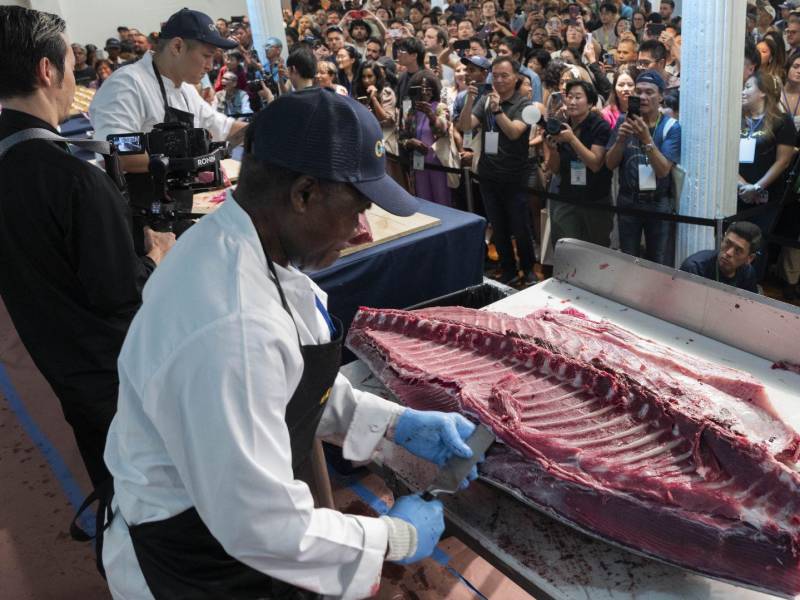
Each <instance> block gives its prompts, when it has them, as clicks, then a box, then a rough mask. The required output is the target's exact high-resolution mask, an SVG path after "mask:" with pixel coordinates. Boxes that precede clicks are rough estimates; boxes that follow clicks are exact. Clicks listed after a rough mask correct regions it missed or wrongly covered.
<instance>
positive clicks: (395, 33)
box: [389, 29, 403, 40]
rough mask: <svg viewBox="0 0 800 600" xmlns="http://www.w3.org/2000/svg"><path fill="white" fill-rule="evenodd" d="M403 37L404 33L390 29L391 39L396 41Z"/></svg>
mask: <svg viewBox="0 0 800 600" xmlns="http://www.w3.org/2000/svg"><path fill="white" fill-rule="evenodd" d="M402 36H403V32H402V31H400V30H399V29H390V30H389V37H390V38H392V39H394V40H396V39H397V38H399V37H402Z"/></svg>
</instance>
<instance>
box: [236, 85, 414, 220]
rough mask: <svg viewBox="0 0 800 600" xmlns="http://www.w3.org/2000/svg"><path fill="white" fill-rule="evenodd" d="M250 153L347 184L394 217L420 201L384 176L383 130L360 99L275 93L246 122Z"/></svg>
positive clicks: (315, 92) (328, 93) (313, 92)
mask: <svg viewBox="0 0 800 600" xmlns="http://www.w3.org/2000/svg"><path fill="white" fill-rule="evenodd" d="M250 127H251V128H253V129H254V130H253V131H252V132H250V133H249V134H248V135H249V136H252V137H251V140H252V142H251V144H252V145H251V148H250V151H251V152H252V154H253V156H255V158H257V159H259V160H263V161H264V162H267V163H270V164H273V165H276V166H279V167H284V168H285V169H289V170H291V171H294V172H296V173H302V174H304V175H311V176H312V177H318V178H319V179H324V180H327V181H339V182H343V183H349V184H351V185H352V186H353V187H355V188H356V189H357V190H358V191H359V192H361V193H362V194H363V195H364V196H366V197H367V198H369V199H370V200H371V201H372V202H374V203H375V204H377V205H378V206H380V207H381V208H383V209H384V210H387V211H389V212H390V213H393V214H395V215H399V216H408V215H412V214H414V213H415V212H416V210H417V206H418V204H419V202H418V201H417V199H416V198H414V197H413V196H412V195H411V194H409V193H408V192H406V191H405V189H403V188H402V187H401V186H400V185H398V184H397V183H396V182H395V181H394V180H393V179H392V178H391V177H389V176H388V175H387V174H386V149H385V148H384V145H383V131H381V126H380V124H379V123H378V121H377V119H376V118H375V116H374V115H373V114H372V113H371V112H370V111H369V110H368V109H367V108H366V107H365V106H363V105H362V104H361V103H359V102H356V101H355V100H353V99H352V98H348V97H346V96H342V95H340V94H337V93H336V92H334V91H333V90H329V89H321V88H309V89H305V90H302V91H299V92H294V93H292V94H286V95H283V96H280V97H279V98H278V99H277V100H275V101H274V102H272V103H270V104H269V105H268V106H267V108H265V109H264V110H262V111H261V112H260V113H259V114H258V116H257V117H256V119H255V121H254V122H253V123H252V124H251V125H250Z"/></svg>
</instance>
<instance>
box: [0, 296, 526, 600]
mask: <svg viewBox="0 0 800 600" xmlns="http://www.w3.org/2000/svg"><path fill="white" fill-rule="evenodd" d="M0 481H2V485H1V486H0V599H2V600H5V599H9V600H11V599H13V600H66V599H70V600H72V599H75V598H80V599H82V600H107V599H108V598H110V594H109V593H108V590H107V588H106V586H105V582H104V581H103V579H102V578H101V577H100V575H99V574H98V573H97V570H96V569H95V565H94V552H93V549H92V546H91V543H79V542H75V541H73V540H72V539H71V538H70V537H69V533H68V531H69V523H70V520H71V519H72V516H73V514H74V512H75V509H76V507H77V505H78V504H79V503H80V502H81V500H82V499H83V497H84V496H85V495H86V493H88V491H89V489H90V487H89V480H88V477H87V476H86V475H85V472H84V469H83V464H82V462H81V460H80V456H79V454H78V450H77V448H76V446H75V443H74V440H73V438H72V431H71V429H70V428H69V426H68V425H67V424H66V423H65V421H64V418H63V415H62V413H61V409H60V406H59V404H58V401H57V400H56V398H55V396H54V395H53V392H52V390H51V389H50V387H49V386H48V384H47V382H46V381H45V380H44V379H43V378H42V376H41V374H40V373H39V371H38V370H37V369H36V367H35V366H34V365H33V363H32V361H31V359H30V356H29V355H28V353H27V352H26V350H25V348H24V346H23V345H22V343H21V342H20V340H19V338H18V336H17V334H16V331H15V330H14V328H13V325H12V324H11V321H10V319H9V317H8V314H7V312H6V310H5V306H4V305H2V302H0ZM359 484H360V485H359V486H356V487H355V488H353V487H350V486H348V485H345V484H339V485H337V486H336V488H335V498H336V504H337V506H338V507H339V508H340V510H343V511H344V512H352V513H358V514H373V515H374V514H376V513H375V512H374V510H372V509H371V508H370V506H369V503H368V502H365V497H368V498H373V499H378V500H379V502H381V501H382V502H383V503H385V504H388V505H391V503H392V497H391V492H390V491H389V490H388V489H387V488H386V486H385V485H384V484H383V482H382V481H381V480H380V479H379V478H378V477H377V476H375V475H369V476H368V477H366V478H365V479H363V480H361V481H359ZM354 490H358V491H359V492H360V494H361V495H359V494H358V493H357V492H356V491H354ZM365 494H366V496H365ZM376 597H377V598H380V599H386V600H407V599H412V600H473V599H481V598H492V599H498V600H499V599H503V600H523V599H528V598H531V596H529V595H528V594H526V593H525V592H524V591H522V590H521V589H520V588H519V587H518V586H516V585H515V584H514V583H513V582H511V581H510V580H508V579H507V578H506V577H504V576H503V575H502V574H500V573H499V572H497V571H496V570H495V569H493V568H492V567H491V566H490V565H489V564H488V563H486V562H485V561H484V560H483V559H481V558H480V557H478V556H477V555H476V554H475V553H473V552H472V551H471V550H469V549H468V548H467V547H466V546H464V545H463V544H462V543H461V542H460V541H458V540H457V539H455V538H452V537H450V538H447V539H444V540H443V541H442V542H441V543H440V545H439V549H438V551H437V553H436V555H435V559H433V558H432V559H427V560H425V561H422V562H421V563H418V564H416V565H411V566H408V567H403V566H401V565H393V564H388V563H387V564H386V565H385V567H384V571H383V584H382V586H381V589H380V591H379V593H378V595H377V596H376Z"/></svg>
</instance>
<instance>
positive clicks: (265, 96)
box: [74, 0, 800, 298]
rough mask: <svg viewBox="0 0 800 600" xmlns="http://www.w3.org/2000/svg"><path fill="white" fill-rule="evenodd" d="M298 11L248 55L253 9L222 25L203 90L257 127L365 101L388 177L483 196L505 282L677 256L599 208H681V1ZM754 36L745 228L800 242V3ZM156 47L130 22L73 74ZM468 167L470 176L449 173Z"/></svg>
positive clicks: (794, 268)
mask: <svg viewBox="0 0 800 600" xmlns="http://www.w3.org/2000/svg"><path fill="white" fill-rule="evenodd" d="M293 7H294V10H292V11H289V10H286V11H284V21H285V31H284V33H285V39H286V43H287V45H288V48H286V49H285V50H286V51H284V48H283V45H282V42H281V41H280V40H279V39H278V38H277V37H275V38H269V40H268V42H267V44H266V46H265V47H264V48H258V49H256V48H254V47H253V37H252V33H251V31H250V26H249V22H248V19H247V17H246V16H243V17H233V18H227V19H226V18H219V19H217V21H216V26H217V28H218V30H219V32H220V33H221V34H222V35H223V36H226V37H229V38H230V39H232V40H235V41H236V42H237V43H238V48H236V49H234V50H231V51H227V52H223V51H222V50H218V51H217V52H216V54H215V56H214V60H213V65H212V67H211V69H210V71H209V72H208V74H207V77H206V78H204V80H203V83H201V84H200V86H199V90H198V91H200V93H201V95H202V96H203V98H204V99H205V100H206V101H207V102H209V103H210V104H212V105H213V106H214V107H215V108H216V110H218V111H221V112H224V113H225V114H227V115H231V116H237V117H242V116H244V117H245V118H246V116H247V115H248V114H250V113H252V112H257V111H258V110H260V109H261V108H262V107H263V106H265V105H266V104H268V103H269V102H271V101H272V99H274V98H275V97H276V96H278V95H280V94H285V93H292V92H293V91H295V90H300V89H303V88H304V87H308V86H312V85H313V86H319V87H326V88H330V89H331V90H333V91H335V92H336V93H340V94H345V95H349V96H351V97H352V98H354V99H355V100H357V101H358V102H361V103H363V104H364V105H366V106H367V107H368V108H369V109H370V111H371V112H372V113H373V114H374V115H375V117H376V119H377V120H378V121H379V122H380V124H381V126H382V128H383V131H384V136H385V144H386V148H387V151H388V155H389V157H390V160H389V162H388V167H387V168H388V169H389V171H390V173H391V175H392V176H393V177H395V178H396V179H397V180H398V181H399V182H401V183H402V184H403V185H406V186H408V188H409V189H411V190H413V191H414V192H415V193H416V194H417V195H418V196H420V197H423V198H426V199H428V200H431V201H434V202H438V203H441V204H445V205H451V206H455V207H457V208H461V209H465V208H466V207H467V197H468V196H469V197H471V196H474V198H475V199H476V202H475V205H476V207H475V210H477V211H479V212H482V213H483V214H485V215H486V216H487V217H488V220H489V223H490V226H491V233H492V240H493V245H492V246H491V247H490V252H489V258H490V259H494V260H496V261H497V265H496V267H497V268H496V272H495V273H494V275H495V276H496V277H497V278H498V279H500V280H502V281H504V282H506V283H509V282H510V283H512V284H514V285H519V286H524V285H528V284H530V283H532V282H534V281H535V277H534V274H533V265H534V263H535V262H537V261H539V260H541V259H542V254H543V253H544V252H545V251H546V246H548V245H550V244H552V243H553V242H555V241H556V240H558V239H559V238H562V237H572V238H579V239H584V240H587V241H591V242H594V243H596V244H600V245H604V246H613V247H618V248H620V249H621V250H623V251H624V252H627V253H630V254H634V255H638V256H643V257H646V258H648V259H650V260H654V261H657V262H661V263H664V264H670V263H671V262H672V260H673V255H674V236H675V227H674V225H671V224H670V223H668V222H667V221H664V220H659V219H657V218H654V217H648V216H647V215H642V214H640V215H638V216H631V215H618V216H616V217H615V216H614V215H613V214H612V213H611V212H606V211H602V210H597V209H595V208H594V206H597V205H601V204H602V205H618V206H626V207H632V208H638V209H642V210H645V211H649V212H651V213H658V212H673V211H674V210H675V209H676V195H677V193H678V190H676V188H675V186H676V183H675V181H676V177H675V176H674V175H675V169H676V166H677V165H679V163H680V147H681V143H680V140H681V125H680V76H681V41H682V36H681V18H680V16H678V15H677V14H676V12H675V4H674V2H673V1H672V0H664V1H661V2H658V1H653V2H650V1H647V0H608V1H600V0H499V1H498V0H451V1H450V2H449V3H446V2H445V3H442V2H431V1H429V0H423V1H418V2H412V1H410V0H365V1H364V2H359V1H352V2H351V1H337V0H297V1H296V2H294V3H293ZM776 7H777V10H776ZM746 27H747V39H746V41H745V70H744V73H743V91H742V129H741V138H742V144H741V152H740V155H741V156H740V170H739V186H738V204H739V209H740V210H744V209H747V208H751V207H753V206H756V205H759V204H762V203H765V204H768V205H769V206H768V207H766V209H765V210H763V211H762V212H760V213H758V214H755V215H753V216H750V217H748V218H747V220H749V221H751V222H753V223H755V224H757V225H758V226H759V227H760V229H761V231H762V232H763V233H764V234H765V237H767V235H768V234H769V233H771V232H773V231H776V232H779V233H780V235H783V236H785V237H787V238H788V239H792V240H796V239H797V238H798V234H800V211H799V210H798V209H797V206H796V205H797V202H793V203H790V206H789V207H788V208H786V209H785V210H783V211H782V212H781V210H780V208H779V207H780V206H781V204H782V199H783V196H784V190H785V187H786V176H787V172H788V170H789V166H790V163H791V162H792V159H793V157H794V156H795V154H796V148H797V146H798V136H797V131H798V128H800V108H799V107H800V0H787V1H786V2H783V3H782V4H780V5H779V6H778V5H777V0H776V4H775V6H773V4H770V3H769V2H767V0H757V2H755V3H752V4H751V5H749V6H748V11H747V25H746ZM273 33H274V32H273ZM156 38H157V34H155V33H151V34H149V35H145V34H143V33H142V32H140V31H139V30H136V29H133V28H128V27H119V28H118V29H117V36H116V37H113V38H109V39H108V40H106V43H105V46H104V48H103V50H102V51H101V50H99V49H98V48H97V47H95V46H93V45H87V46H85V47H83V46H80V45H78V44H75V45H74V52H75V56H76V62H75V75H76V79H77V80H78V81H79V83H83V84H85V85H88V86H90V87H100V86H101V85H102V84H103V81H105V79H106V78H107V77H109V76H110V75H111V74H112V73H113V71H114V70H117V69H120V68H124V66H125V65H126V64H129V63H131V62H135V61H136V60H138V58H140V57H141V56H142V55H143V54H144V53H146V52H147V51H148V50H149V48H150V47H151V46H152V45H154V44H155V43H156ZM256 50H258V52H256ZM282 56H288V59H286V60H284V59H283V58H282ZM529 105H533V106H535V107H536V108H537V109H538V114H539V115H541V119H540V120H538V121H537V122H535V123H534V122H530V113H528V118H525V115H524V112H525V108H526V107H527V106H529ZM465 167H468V168H470V169H471V172H472V176H471V177H469V178H466V177H464V176H463V173H464V172H463V170H462V172H461V174H459V173H458V172H455V169H463V168H465ZM446 169H451V171H446ZM467 179H468V180H467ZM467 188H470V189H469V190H468V189H467ZM468 192H474V193H471V194H470V193H468ZM554 197H557V198H554ZM574 201H580V202H581V204H575V203H574ZM545 207H546V208H548V211H546V213H545V215H546V217H545V220H544V223H545V224H548V221H549V224H548V226H546V227H542V223H543V219H542V209H543V208H545ZM545 232H550V235H549V237H545V239H543V233H545ZM495 249H496V255H495V254H493V251H494V250H495ZM770 265H772V266H773V267H774V268H776V269H777V271H778V273H779V275H780V277H781V278H782V279H783V282H784V284H785V290H784V291H785V294H786V295H787V297H789V298H792V297H794V296H795V295H796V294H797V292H798V289H797V283H798V278H800V251H798V250H795V249H792V248H789V247H783V248H780V247H775V246H774V245H773V246H772V247H770V246H769V245H764V247H763V248H761V249H760V250H759V251H758V252H757V253H756V258H755V262H754V268H755V272H756V273H757V274H758V278H759V279H760V278H763V277H764V275H765V273H766V270H767V268H768V267H769V266H770Z"/></svg>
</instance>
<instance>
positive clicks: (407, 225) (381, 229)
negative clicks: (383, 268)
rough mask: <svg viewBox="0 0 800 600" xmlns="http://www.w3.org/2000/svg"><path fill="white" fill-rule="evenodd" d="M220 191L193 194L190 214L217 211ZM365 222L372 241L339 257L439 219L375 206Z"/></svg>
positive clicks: (368, 212) (412, 231)
mask: <svg viewBox="0 0 800 600" xmlns="http://www.w3.org/2000/svg"><path fill="white" fill-rule="evenodd" d="M226 170H227V167H226ZM228 176H229V177H230V176H231V174H230V172H228ZM220 191H221V190H216V191H211V192H202V193H200V194H195V195H194V198H193V200H194V202H193V204H192V212H194V213H197V214H203V215H207V214H209V213H212V212H214V211H215V210H217V209H218V208H219V207H220V206H221V205H222V203H221V202H212V201H211V199H212V198H214V197H215V196H217V195H218V194H219V193H220ZM367 220H368V221H369V226H370V229H372V241H371V242H367V243H366V244H360V245H358V246H351V247H349V248H345V249H344V250H342V252H341V254H340V256H348V255H350V254H354V253H355V252H359V251H360V250H366V249H367V248H372V247H373V246H377V245H379V244H385V243H386V242H391V241H392V240H396V239H398V238H401V237H403V236H406V235H411V234H412V233H417V232H418V231H424V230H425V229H430V228H431V227H436V226H437V225H439V224H440V223H441V220H440V219H438V218H436V217H431V216H430V215H425V214H422V213H415V214H413V215H411V216H410V217H398V216H396V215H393V214H391V213H388V212H386V211H385V210H383V209H382V208H380V207H378V206H376V205H375V204H373V205H372V206H370V207H369V208H368V209H367Z"/></svg>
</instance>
